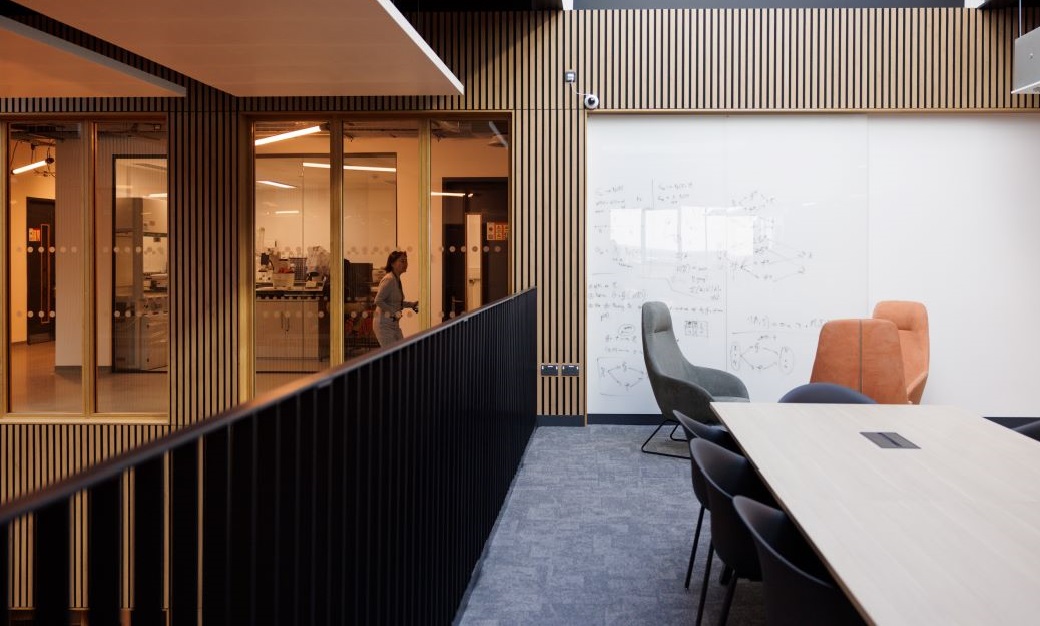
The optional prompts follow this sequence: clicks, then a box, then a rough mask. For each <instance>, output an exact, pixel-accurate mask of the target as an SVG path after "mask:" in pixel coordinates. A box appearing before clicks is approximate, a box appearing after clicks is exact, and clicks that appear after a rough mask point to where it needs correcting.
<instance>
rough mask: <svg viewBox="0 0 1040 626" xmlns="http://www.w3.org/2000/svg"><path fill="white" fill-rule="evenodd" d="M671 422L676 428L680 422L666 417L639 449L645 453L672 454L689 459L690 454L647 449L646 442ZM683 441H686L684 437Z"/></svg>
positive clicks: (671, 455) (674, 456) (675, 456)
mask: <svg viewBox="0 0 1040 626" xmlns="http://www.w3.org/2000/svg"><path fill="white" fill-rule="evenodd" d="M670 423H671V424H675V428H678V427H679V422H677V421H675V420H673V419H668V418H665V419H664V420H663V421H662V422H661V423H660V424H658V425H657V428H655V429H654V432H652V433H650V436H649V437H647V438H646V441H644V442H643V445H641V446H639V450H640V451H641V452H643V453H645V454H656V455H657V456H670V457H673V458H676V459H687V460H689V458H690V455H689V454H672V453H671V452H658V451H656V450H647V449H646V444H648V443H650V440H651V439H653V438H654V437H655V436H656V435H657V432H658V431H659V430H661V429H662V428H664V427H665V426H666V425H668V424H670ZM682 441H685V439H683V440H682Z"/></svg>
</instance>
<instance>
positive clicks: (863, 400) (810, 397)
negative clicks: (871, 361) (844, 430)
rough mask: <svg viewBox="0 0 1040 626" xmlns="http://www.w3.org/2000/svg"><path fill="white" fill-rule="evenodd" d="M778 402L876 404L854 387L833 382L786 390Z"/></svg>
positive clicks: (809, 384)
mask: <svg viewBox="0 0 1040 626" xmlns="http://www.w3.org/2000/svg"><path fill="white" fill-rule="evenodd" d="M778 402H801V403H815V404H877V403H876V402H874V400H873V399H872V398H869V397H867V396H865V395H863V394H862V393H860V392H858V391H856V390H855V389H849V388H848V387H845V386H843V385H836V384H834V383H806V384H804V385H799V386H797V387H795V388H794V389H792V390H790V391H788V392H787V393H785V394H784V395H783V397H781V398H780V400H778Z"/></svg>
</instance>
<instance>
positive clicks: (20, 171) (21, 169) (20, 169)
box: [11, 159, 47, 174]
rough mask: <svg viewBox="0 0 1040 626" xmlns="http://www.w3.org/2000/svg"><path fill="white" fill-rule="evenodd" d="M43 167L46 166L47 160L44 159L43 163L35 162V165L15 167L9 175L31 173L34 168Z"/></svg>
mask: <svg viewBox="0 0 1040 626" xmlns="http://www.w3.org/2000/svg"><path fill="white" fill-rule="evenodd" d="M44 165H47V160H46V159H44V160H43V161H37V162H35V163H30V164H28V165H23V166H21V167H16V168H14V169H13V170H11V173H12V174H24V173H25V172H31V171H33V170H34V169H36V168H39V167H43V166H44Z"/></svg>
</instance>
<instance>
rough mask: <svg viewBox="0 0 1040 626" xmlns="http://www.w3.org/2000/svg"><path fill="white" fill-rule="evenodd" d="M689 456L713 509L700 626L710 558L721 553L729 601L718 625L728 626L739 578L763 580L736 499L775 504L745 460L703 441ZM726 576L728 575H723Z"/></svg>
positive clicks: (694, 444) (694, 443)
mask: <svg viewBox="0 0 1040 626" xmlns="http://www.w3.org/2000/svg"><path fill="white" fill-rule="evenodd" d="M690 454H691V456H693V459H694V461H695V462H696V463H697V466H698V467H699V468H700V471H701V473H702V474H703V476H704V485H705V487H706V488H707V492H708V502H709V505H710V506H709V509H710V510H711V543H710V544H708V562H707V564H706V565H705V567H704V582H703V583H702V585H701V600H700V607H699V608H698V609H697V626H700V623H701V619H702V617H703V615H704V601H705V599H706V598H707V595H708V580H709V578H710V577H711V557H712V554H713V553H714V552H718V554H719V558H720V559H722V562H723V563H724V564H725V565H726V567H727V568H728V569H729V570H730V571H731V576H730V577H729V583H728V585H727V587H726V599H725V601H724V603H723V605H722V614H721V615H720V616H719V624H725V623H726V619H727V618H728V617H729V608H730V606H731V605H732V604H733V595H734V593H735V592H736V588H737V579H738V578H745V579H747V580H761V579H762V573H761V569H760V568H759V564H758V553H757V552H756V551H755V543H754V540H753V539H752V537H751V534H750V533H749V532H748V529H747V527H746V526H745V525H744V523H743V522H742V521H740V518H739V517H737V512H736V509H734V508H733V498H734V496H746V497H749V498H752V499H755V500H759V501H764V502H768V503H770V504H772V503H774V500H773V498H772V496H771V495H770V494H769V492H768V490H766V488H765V485H764V484H762V480H761V479H760V478H759V477H758V474H756V473H755V470H754V468H753V467H752V466H751V463H750V462H749V461H748V460H747V459H745V458H744V457H742V456H740V455H739V454H736V453H734V452H730V451H729V450H727V449H725V448H723V447H722V446H719V445H717V444H714V443H711V442H710V441H706V440H704V439H694V440H692V441H690ZM723 576H724V577H725V574H724V575H723Z"/></svg>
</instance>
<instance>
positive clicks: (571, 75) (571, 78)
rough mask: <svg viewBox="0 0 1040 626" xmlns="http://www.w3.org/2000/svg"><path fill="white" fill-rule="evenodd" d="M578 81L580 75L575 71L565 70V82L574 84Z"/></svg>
mask: <svg viewBox="0 0 1040 626" xmlns="http://www.w3.org/2000/svg"><path fill="white" fill-rule="evenodd" d="M577 80H578V73H577V72H575V71H574V70H563V82H565V83H573V82H576V81H577Z"/></svg>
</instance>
